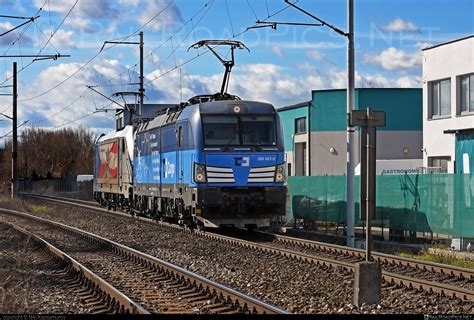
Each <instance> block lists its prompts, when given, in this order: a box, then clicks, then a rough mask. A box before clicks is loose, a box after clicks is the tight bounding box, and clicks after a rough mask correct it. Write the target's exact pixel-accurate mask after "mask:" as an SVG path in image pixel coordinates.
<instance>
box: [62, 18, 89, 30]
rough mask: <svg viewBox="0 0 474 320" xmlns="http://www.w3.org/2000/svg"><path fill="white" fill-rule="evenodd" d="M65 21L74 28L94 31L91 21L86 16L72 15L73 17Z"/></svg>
mask: <svg viewBox="0 0 474 320" xmlns="http://www.w3.org/2000/svg"><path fill="white" fill-rule="evenodd" d="M66 23H67V24H68V25H70V26H71V27H73V28H75V29H78V30H81V31H84V32H87V33H93V32H94V28H92V23H91V21H90V20H89V19H86V18H82V17H73V18H70V19H68V20H67V21H66Z"/></svg>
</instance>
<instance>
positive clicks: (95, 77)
mask: <svg viewBox="0 0 474 320" xmlns="http://www.w3.org/2000/svg"><path fill="white" fill-rule="evenodd" d="M154 58H156V59H158V57H154ZM157 61H158V62H159V59H158V60H157ZM81 65H82V64H81V63H62V64H58V65H55V66H51V67H48V68H46V69H44V70H43V71H42V72H40V73H39V74H38V75H37V76H36V77H35V78H34V79H32V80H31V81H29V82H28V84H27V85H26V84H23V83H21V84H20V88H19V90H20V91H21V92H22V97H23V98H29V97H33V96H36V95H37V94H39V93H43V92H45V91H46V90H48V89H50V88H52V87H53V86H55V85H56V84H58V83H60V82H61V81H63V80H64V79H65V78H66V77H67V76H69V75H71V74H73V73H74V72H75V71H77V70H78V68H80V67H81ZM302 66H304V64H302ZM308 66H309V67H308ZM300 70H301V71H302V72H300V73H299V74H298V75H292V74H291V72H290V70H289V69H288V68H285V67H281V66H277V65H274V64H248V65H238V66H236V67H235V68H234V70H233V72H232V76H231V79H230V86H229V92H230V93H232V94H236V95H238V96H240V97H241V98H242V99H245V100H257V101H266V102H270V103H272V104H273V105H275V106H276V107H281V106H284V105H289V104H293V103H298V102H302V101H308V100H309V99H311V90H321V89H333V88H334V89H344V88H345V87H346V83H347V73H346V70H344V69H339V68H332V69H329V70H327V71H321V70H319V69H317V68H316V67H313V66H311V65H310V64H308V65H307V67H306V68H305V67H302V68H301V69H300ZM166 71H168V70H167V69H161V70H154V71H153V72H151V73H149V74H146V81H145V83H147V82H148V81H149V80H153V79H155V77H157V76H159V75H161V74H163V73H164V72H166ZM182 71H183V76H182V96H183V100H187V99H189V98H191V97H193V96H195V95H198V94H209V93H216V92H218V91H219V90H220V86H221V81H222V72H218V73H216V74H213V75H209V76H201V75H196V74H187V72H186V69H185V68H183V70H182ZM120 75H122V76H123V77H124V78H127V80H124V82H125V83H127V82H128V72H126V66H124V65H122V64H121V63H120V62H119V61H118V60H115V59H113V60H101V61H97V62H94V63H92V64H91V65H90V66H88V67H86V68H85V69H83V70H82V71H81V72H79V73H77V75H76V76H74V77H72V78H71V79H69V80H68V81H67V82H64V83H63V84H62V85H61V86H60V87H59V88H58V89H55V90H53V91H51V92H50V93H48V94H46V95H44V96H42V97H41V98H38V99H34V100H31V101H23V102H21V105H22V108H19V117H20V118H21V119H23V120H26V119H28V120H30V121H31V123H32V124H33V125H36V126H46V127H52V126H53V127H54V126H58V125H62V124H64V123H67V122H69V121H72V120H74V119H78V118H80V117H82V116H83V115H85V114H88V113H92V112H93V111H94V110H95V108H101V107H104V106H107V105H109V103H110V102H109V101H107V100H106V99H104V98H102V97H100V96H99V95H97V94H96V93H94V92H92V91H90V90H88V91H86V92H85V93H84V94H83V95H84V97H83V98H81V99H79V100H78V102H76V103H75V104H74V105H73V106H72V107H70V108H67V109H65V110H63V111H61V110H62V109H64V107H66V106H68V105H69V104H70V103H71V102H72V101H73V100H75V99H76V97H78V96H79V95H80V94H81V93H82V92H83V91H84V90H85V89H86V85H94V84H105V85H107V84H110V82H109V80H110V79H114V81H113V83H120V82H121V81H120V80H119V78H120ZM132 77H133V78H135V77H137V75H136V74H133V75H132ZM147 80H148V81H147ZM356 86H357V87H420V86H421V79H420V77H415V76H403V77H401V78H394V79H392V78H387V77H385V76H383V75H380V74H362V73H356ZM97 89H98V90H99V91H101V92H102V93H104V94H105V95H107V96H110V95H111V94H112V93H113V92H115V91H131V90H136V87H132V88H127V86H126V87H124V88H121V87H112V88H110V87H107V86H104V87H100V88H97ZM146 94H147V97H148V100H147V101H146V102H147V103H177V102H178V101H179V99H180V75H179V71H178V70H176V71H173V72H171V73H169V74H167V75H166V76H164V77H162V78H159V79H157V80H155V81H153V82H152V84H149V85H147V87H146ZM9 101H10V99H6V100H5V103H2V105H5V106H7V105H8V104H9ZM0 102H3V100H2V99H0ZM109 107H112V106H110V105H109ZM59 111H61V112H59ZM58 112H59V113H58ZM52 115H54V117H53V116H52ZM38 118H46V119H47V121H43V122H39V123H38V122H36V123H35V120H38ZM78 125H83V126H87V127H88V128H92V129H94V130H99V129H97V128H100V130H101V132H103V131H107V130H108V129H111V128H113V126H114V120H113V111H111V112H109V113H97V114H94V115H93V116H91V117H88V118H85V119H83V120H80V121H77V122H74V123H71V124H70V126H78ZM5 130H6V129H5ZM3 131H4V130H1V129H0V133H2V132H3Z"/></svg>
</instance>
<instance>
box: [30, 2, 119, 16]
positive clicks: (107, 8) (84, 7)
mask: <svg viewBox="0 0 474 320" xmlns="http://www.w3.org/2000/svg"><path fill="white" fill-rule="evenodd" d="M34 2H35V5H36V7H37V8H41V6H42V5H43V4H44V0H34ZM75 2H76V0H61V1H50V3H49V7H48V8H49V10H51V11H53V12H59V13H67V12H69V10H70V9H71V8H72V6H73V5H74V3H75ZM72 13H73V14H74V15H75V16H85V17H87V18H99V19H100V18H108V17H109V18H110V17H115V16H117V14H118V11H117V9H114V8H112V6H111V5H110V3H109V1H108V0H99V1H97V0H79V2H78V3H77V5H76V7H75V8H74V10H73V11H72Z"/></svg>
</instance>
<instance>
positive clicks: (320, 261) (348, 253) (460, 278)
mask: <svg viewBox="0 0 474 320" xmlns="http://www.w3.org/2000/svg"><path fill="white" fill-rule="evenodd" d="M54 198H56V197H52V198H51V197H47V198H43V199H50V200H53V199H54ZM59 201H60V202H63V203H68V201H67V200H65V199H61V200H59ZM76 205H80V206H82V207H86V208H90V209H94V210H101V211H105V212H108V211H107V210H105V209H101V208H99V209H97V206H89V205H88V204H85V203H82V204H77V203H76ZM118 214H122V215H125V214H123V213H118ZM127 216H128V215H127ZM160 224H161V225H162V226H164V227H166V228H170V229H175V230H178V231H180V232H191V231H189V230H186V229H183V228H181V227H179V226H175V225H169V224H167V223H160ZM192 233H193V235H194V236H196V237H201V238H206V239H208V240H212V241H216V242H221V243H227V244H230V245H233V246H239V247H243V248H246V249H249V250H253V251H256V252H259V253H261V254H264V255H271V256H273V257H275V258H278V259H280V258H284V259H295V260H297V261H301V262H304V263H310V264H317V265H321V266H330V267H342V268H344V269H346V270H348V271H351V272H352V271H353V270H354V267H355V263H356V262H358V261H361V260H364V259H365V252H364V251H363V250H358V249H352V248H347V247H343V246H337V245H331V244H326V243H320V242H315V241H310V240H304V239H297V238H292V237H287V236H281V235H274V234H261V237H264V238H266V239H267V240H265V241H263V240H262V238H259V239H258V242H255V241H248V240H244V239H238V238H235V237H229V236H225V235H221V234H216V233H211V232H200V231H193V232H192ZM254 240H256V239H254ZM373 257H374V259H375V260H376V261H379V262H380V263H381V265H382V267H383V280H384V281H385V283H388V284H393V285H397V286H404V287H408V288H414V289H419V290H425V291H427V292H430V293H436V294H439V295H442V296H448V297H454V298H458V299H461V300H466V301H471V302H474V291H473V286H474V271H473V270H470V269H463V268H457V267H453V266H448V265H442V264H437V263H429V262H424V261H419V260H415V259H408V258H402V257H398V256H392V255H386V254H381V253H375V252H374V253H373Z"/></svg>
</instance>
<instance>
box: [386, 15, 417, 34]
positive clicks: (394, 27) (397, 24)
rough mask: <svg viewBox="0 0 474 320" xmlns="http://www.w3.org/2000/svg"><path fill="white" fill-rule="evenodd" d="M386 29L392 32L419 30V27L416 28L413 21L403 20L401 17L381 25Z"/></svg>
mask: <svg viewBox="0 0 474 320" xmlns="http://www.w3.org/2000/svg"><path fill="white" fill-rule="evenodd" d="M383 28H384V29H385V30H387V31H392V32H403V31H406V32H419V31H420V28H418V27H417V26H416V25H415V24H414V23H413V22H409V21H405V20H403V19H401V18H396V19H395V20H393V21H391V22H390V23H388V24H387V25H386V26H384V27H383Z"/></svg>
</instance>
